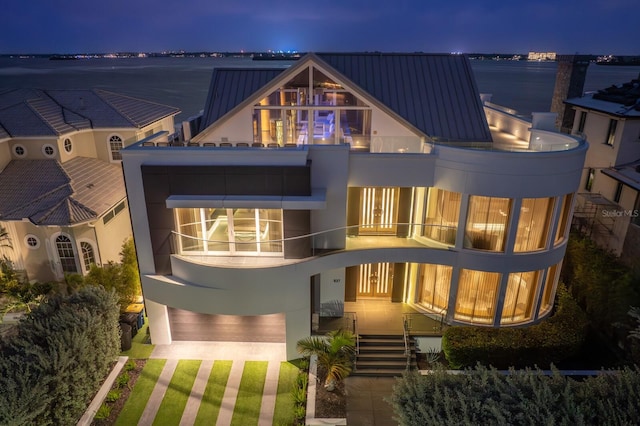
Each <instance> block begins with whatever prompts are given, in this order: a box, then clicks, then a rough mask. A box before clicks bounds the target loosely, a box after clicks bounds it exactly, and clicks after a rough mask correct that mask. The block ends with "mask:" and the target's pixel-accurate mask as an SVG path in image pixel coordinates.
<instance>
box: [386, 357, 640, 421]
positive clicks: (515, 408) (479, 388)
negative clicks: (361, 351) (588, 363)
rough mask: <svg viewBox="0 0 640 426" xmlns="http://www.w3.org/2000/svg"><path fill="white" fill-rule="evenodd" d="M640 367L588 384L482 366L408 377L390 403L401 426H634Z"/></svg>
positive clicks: (639, 410)
mask: <svg viewBox="0 0 640 426" xmlns="http://www.w3.org/2000/svg"><path fill="white" fill-rule="evenodd" d="M639 399H640V370H638V367H636V368H634V369H632V368H625V369H623V370H619V371H608V372H606V373H603V374H601V375H599V376H596V377H590V378H587V379H585V380H583V381H575V380H573V379H569V378H566V377H563V376H561V375H560V374H559V373H558V372H557V371H555V372H554V374H553V375H552V376H545V375H543V374H541V372H540V371H538V370H525V371H513V370H512V371H510V373H509V374H507V375H504V374H501V373H499V372H498V371H496V370H495V369H487V368H485V367H481V366H478V367H476V368H475V369H472V370H467V371H465V373H464V374H448V373H447V372H446V371H445V370H443V369H436V370H435V371H434V372H433V373H432V374H428V375H425V376H421V375H419V373H416V372H409V373H405V374H404V375H403V377H402V378H400V379H398V381H397V382H396V384H395V385H394V388H393V393H392V395H391V397H390V398H389V400H388V402H389V403H390V404H391V405H392V407H393V410H394V413H395V416H394V418H395V420H396V421H398V424H400V425H401V426H414V425H420V426H428V425H437V426H439V425H473V426H475V425H635V424H638V419H639V418H640V404H638V400H639Z"/></svg>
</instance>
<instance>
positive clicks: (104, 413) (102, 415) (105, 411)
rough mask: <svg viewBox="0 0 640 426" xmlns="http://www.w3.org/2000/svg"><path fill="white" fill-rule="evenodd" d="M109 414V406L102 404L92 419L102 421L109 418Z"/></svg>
mask: <svg viewBox="0 0 640 426" xmlns="http://www.w3.org/2000/svg"><path fill="white" fill-rule="evenodd" d="M110 414H111V406H109V405H107V404H102V405H101V406H100V408H98V411H96V415H95V416H94V419H96V420H104V419H107V418H109V415H110Z"/></svg>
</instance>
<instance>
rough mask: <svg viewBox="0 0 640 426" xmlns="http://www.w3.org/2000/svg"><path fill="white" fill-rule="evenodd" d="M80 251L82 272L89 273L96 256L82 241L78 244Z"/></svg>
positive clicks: (90, 246) (89, 245) (91, 247)
mask: <svg viewBox="0 0 640 426" xmlns="http://www.w3.org/2000/svg"><path fill="white" fill-rule="evenodd" d="M80 249H81V251H82V264H83V266H84V270H85V272H89V271H90V270H91V265H95V264H96V255H95V252H94V251H93V246H92V245H91V244H90V243H88V242H86V241H82V242H81V243H80Z"/></svg>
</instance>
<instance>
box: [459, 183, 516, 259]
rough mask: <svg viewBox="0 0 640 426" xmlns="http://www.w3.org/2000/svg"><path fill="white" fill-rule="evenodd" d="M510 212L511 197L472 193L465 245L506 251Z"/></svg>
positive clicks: (480, 248) (479, 248)
mask: <svg viewBox="0 0 640 426" xmlns="http://www.w3.org/2000/svg"><path fill="white" fill-rule="evenodd" d="M510 214H511V200H510V199H509V198H495V197H482V196H476V195H472V196H471V197H470V198H469V214H468V216H467V226H466V233H465V240H464V246H465V247H466V248H473V249H478V250H490V251H504V243H505V237H506V235H507V224H508V223H509V217H510Z"/></svg>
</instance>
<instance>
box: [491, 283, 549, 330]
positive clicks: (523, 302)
mask: <svg viewBox="0 0 640 426" xmlns="http://www.w3.org/2000/svg"><path fill="white" fill-rule="evenodd" d="M539 276H540V274H539V272H538V271H530V272H516V273H512V274H509V279H508V280H507V291H506V293H505V296H504V305H503V306H502V316H501V317H500V324H513V323H517V322H523V321H529V320H531V319H532V317H533V309H534V305H535V303H534V302H535V301H534V298H535V295H536V289H537V288H538V277H539Z"/></svg>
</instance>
